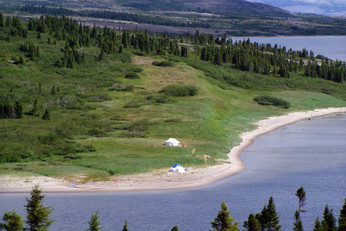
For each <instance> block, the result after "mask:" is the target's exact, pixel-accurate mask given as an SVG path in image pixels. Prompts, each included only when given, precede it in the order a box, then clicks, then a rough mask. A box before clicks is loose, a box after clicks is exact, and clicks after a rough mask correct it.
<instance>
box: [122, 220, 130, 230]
mask: <svg viewBox="0 0 346 231" xmlns="http://www.w3.org/2000/svg"><path fill="white" fill-rule="evenodd" d="M123 231H129V229H128V228H127V221H125V225H124V227H123Z"/></svg>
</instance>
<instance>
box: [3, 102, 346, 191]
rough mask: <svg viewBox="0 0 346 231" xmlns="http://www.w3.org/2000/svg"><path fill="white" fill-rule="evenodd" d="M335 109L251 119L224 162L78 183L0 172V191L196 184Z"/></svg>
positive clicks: (235, 169)
mask: <svg viewBox="0 0 346 231" xmlns="http://www.w3.org/2000/svg"><path fill="white" fill-rule="evenodd" d="M338 113H346V107H343V108H324V109H315V110H313V111H305V112H291V113H288V114H286V115H282V116H275V117H269V118H267V119H265V120H261V121H258V122H256V123H255V125H257V128H256V129H254V130H252V131H249V132H244V133H242V134H241V135H240V138H241V139H242V141H241V143H240V144H239V145H238V146H235V147H233V148H232V149H231V150H230V152H229V153H228V159H227V160H223V161H224V162H225V163H223V164H220V165H215V166H211V167H206V168H191V169H189V171H188V172H186V173H182V174H179V173H169V172H168V169H161V170H157V171H154V172H151V173H144V174H138V175H131V176H119V177H113V178H114V179H113V178H112V179H110V180H109V181H102V182H89V183H87V184H82V185H78V184H73V182H68V181H64V180H60V179H55V178H49V177H44V176H37V177H36V176H35V177H18V176H12V175H2V176H0V185H1V186H0V193H28V192H30V191H31V189H32V187H33V186H34V185H36V184H38V185H39V186H40V188H41V189H42V191H43V192H44V193H74V192H75V193H117V192H135V191H163V190H181V189H189V188H197V187H201V186H205V185H209V184H212V183H214V182H217V181H220V180H222V179H224V178H228V177H230V176H233V175H236V174H238V173H240V172H242V171H244V170H245V169H246V165H245V163H244V162H243V161H242V160H241V154H242V152H243V150H244V149H245V148H247V147H248V146H250V145H251V144H252V143H253V141H254V140H255V139H256V138H257V137H259V136H261V135H264V134H267V133H269V132H271V131H274V130H276V129H278V128H280V127H283V126H287V125H289V124H293V123H296V122H298V121H302V120H305V119H310V118H313V117H319V116H325V115H330V114H338Z"/></svg>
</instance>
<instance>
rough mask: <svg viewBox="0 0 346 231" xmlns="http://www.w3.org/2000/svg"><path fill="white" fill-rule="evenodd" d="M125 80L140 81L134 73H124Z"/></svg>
mask: <svg viewBox="0 0 346 231" xmlns="http://www.w3.org/2000/svg"><path fill="white" fill-rule="evenodd" d="M125 78H127V79H140V78H141V77H140V76H139V75H138V74H137V73H135V72H129V73H126V75H125Z"/></svg>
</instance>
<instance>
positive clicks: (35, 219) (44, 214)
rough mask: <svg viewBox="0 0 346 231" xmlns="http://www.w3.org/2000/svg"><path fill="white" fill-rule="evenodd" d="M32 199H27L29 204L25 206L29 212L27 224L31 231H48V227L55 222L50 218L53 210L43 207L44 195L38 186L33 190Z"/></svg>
mask: <svg viewBox="0 0 346 231" xmlns="http://www.w3.org/2000/svg"><path fill="white" fill-rule="evenodd" d="M30 195H31V198H30V199H28V198H26V201H27V202H28V204H27V205H26V206H25V208H26V211H27V212H28V215H27V217H26V218H27V220H26V223H27V224H28V226H29V227H28V230H30V231H46V230H48V227H49V226H50V225H51V224H52V223H53V222H54V220H52V219H50V218H49V216H50V215H51V213H52V208H51V207H50V206H49V207H46V206H43V204H42V202H43V199H44V197H45V196H44V195H43V194H42V191H41V189H40V188H39V186H38V185H35V186H34V188H33V189H32V191H31V193H30Z"/></svg>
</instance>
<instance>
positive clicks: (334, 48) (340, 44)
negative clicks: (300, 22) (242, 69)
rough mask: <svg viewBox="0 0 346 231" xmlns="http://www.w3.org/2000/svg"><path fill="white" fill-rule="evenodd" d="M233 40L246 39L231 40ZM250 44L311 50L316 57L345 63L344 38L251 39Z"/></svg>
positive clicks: (295, 37) (345, 45) (345, 48)
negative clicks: (319, 56)
mask: <svg viewBox="0 0 346 231" xmlns="http://www.w3.org/2000/svg"><path fill="white" fill-rule="evenodd" d="M232 39H233V41H235V40H238V39H240V40H243V39H247V37H242V38H238V37H237V38H232ZM250 41H251V42H258V43H261V44H262V43H263V44H267V43H270V44H272V46H274V44H278V45H281V46H286V48H287V50H288V49H289V48H292V49H293V50H303V49H304V48H305V49H307V50H312V51H313V52H314V54H315V56H316V55H318V54H321V55H324V56H325V57H328V58H330V59H333V60H337V59H338V60H339V61H344V62H346V36H292V37H291V36H290V37H251V38H250Z"/></svg>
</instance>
